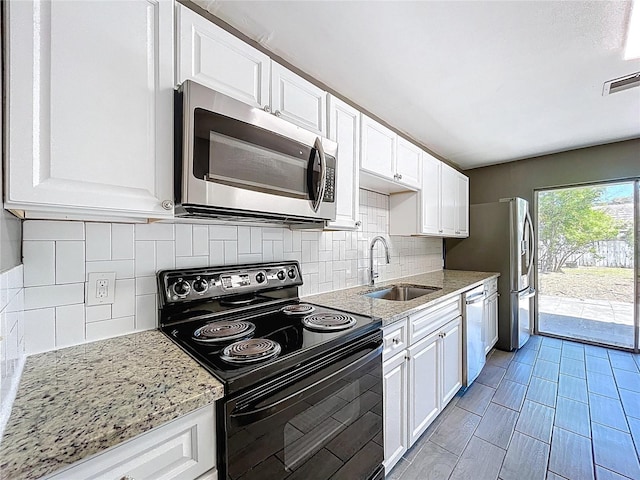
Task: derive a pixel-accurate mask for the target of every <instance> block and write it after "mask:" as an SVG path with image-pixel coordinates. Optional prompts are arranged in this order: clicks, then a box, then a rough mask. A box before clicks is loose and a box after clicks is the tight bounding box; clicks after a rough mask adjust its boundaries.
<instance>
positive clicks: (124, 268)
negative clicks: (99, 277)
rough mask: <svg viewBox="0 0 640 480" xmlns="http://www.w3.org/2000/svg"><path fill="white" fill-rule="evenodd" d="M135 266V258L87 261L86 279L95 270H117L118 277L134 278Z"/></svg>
mask: <svg viewBox="0 0 640 480" xmlns="http://www.w3.org/2000/svg"><path fill="white" fill-rule="evenodd" d="M152 243H153V242H152ZM133 266H134V262H133V260H104V261H100V262H87V263H86V264H85V270H86V272H85V274H86V276H85V280H88V279H89V274H90V273H94V272H115V273H116V278H133V277H134V275H133ZM154 273H155V272H154Z"/></svg>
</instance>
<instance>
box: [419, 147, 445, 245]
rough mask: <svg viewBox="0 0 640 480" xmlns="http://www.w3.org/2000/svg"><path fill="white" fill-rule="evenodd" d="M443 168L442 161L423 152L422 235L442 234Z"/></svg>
mask: <svg viewBox="0 0 640 480" xmlns="http://www.w3.org/2000/svg"><path fill="white" fill-rule="evenodd" d="M441 168H442V162H440V160H438V159H436V158H433V157H432V156H431V155H429V154H428V153H426V152H422V190H421V191H420V196H421V205H420V207H421V210H422V213H421V217H422V220H421V221H422V230H421V232H420V233H424V234H431V235H439V234H442V229H441V228H440V214H441V212H440V209H441V207H440V200H441V198H440V192H441V183H440V170H441Z"/></svg>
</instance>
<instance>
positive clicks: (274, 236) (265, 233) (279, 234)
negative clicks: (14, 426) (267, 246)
mask: <svg viewBox="0 0 640 480" xmlns="http://www.w3.org/2000/svg"><path fill="white" fill-rule="evenodd" d="M283 231H284V229H283V228H282V227H276V228H263V229H262V240H263V241H264V240H282V239H283Z"/></svg>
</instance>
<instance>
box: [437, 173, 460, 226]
mask: <svg viewBox="0 0 640 480" xmlns="http://www.w3.org/2000/svg"><path fill="white" fill-rule="evenodd" d="M440 179H441V188H442V190H441V207H440V208H441V211H440V219H441V225H440V229H441V230H442V235H444V236H448V237H450V236H454V235H455V234H456V201H457V198H458V183H457V180H458V172H457V171H456V170H454V169H453V168H451V167H450V166H449V165H446V164H444V163H442V164H441V173H440Z"/></svg>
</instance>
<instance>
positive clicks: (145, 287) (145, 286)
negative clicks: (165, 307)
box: [136, 267, 181, 295]
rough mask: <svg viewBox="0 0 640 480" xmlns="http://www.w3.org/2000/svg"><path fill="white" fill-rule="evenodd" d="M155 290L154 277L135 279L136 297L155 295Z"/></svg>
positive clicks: (156, 288) (156, 287) (156, 285)
mask: <svg viewBox="0 0 640 480" xmlns="http://www.w3.org/2000/svg"><path fill="white" fill-rule="evenodd" d="M178 268H181V267H178ZM157 290H158V284H157V283H156V277H136V295H148V294H150V293H153V294H155V293H156V291H157Z"/></svg>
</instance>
